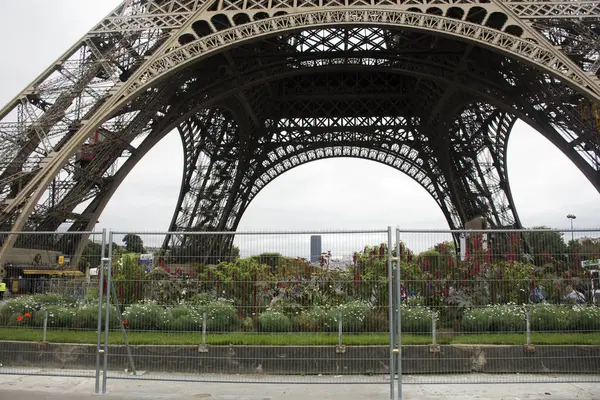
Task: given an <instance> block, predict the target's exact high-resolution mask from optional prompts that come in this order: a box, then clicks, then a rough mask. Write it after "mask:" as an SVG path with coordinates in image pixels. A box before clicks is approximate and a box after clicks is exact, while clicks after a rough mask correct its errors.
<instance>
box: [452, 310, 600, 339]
mask: <svg viewBox="0 0 600 400" xmlns="http://www.w3.org/2000/svg"><path fill="white" fill-rule="evenodd" d="M527 311H529V312H530V313H531V330H532V331H533V332H551V331H582V332H585V331H597V330H600V308H598V307H594V306H582V305H576V306H570V305H569V306H567V305H552V304H536V305H531V306H529V305H528V306H516V305H493V306H487V307H483V308H473V309H470V310H467V311H465V313H464V315H463V318H462V324H461V327H462V330H464V331H466V332H524V331H526V318H525V313H526V312H527Z"/></svg>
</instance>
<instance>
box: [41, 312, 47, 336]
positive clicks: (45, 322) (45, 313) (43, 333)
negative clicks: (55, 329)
mask: <svg viewBox="0 0 600 400" xmlns="http://www.w3.org/2000/svg"><path fill="white" fill-rule="evenodd" d="M46 332H48V310H44V330H43V332H42V343H46Z"/></svg>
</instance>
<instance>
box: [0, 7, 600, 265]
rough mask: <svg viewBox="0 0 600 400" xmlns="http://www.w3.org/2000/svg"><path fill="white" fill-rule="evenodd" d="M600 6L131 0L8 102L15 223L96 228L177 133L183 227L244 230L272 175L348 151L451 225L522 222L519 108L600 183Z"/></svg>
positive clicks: (6, 195)
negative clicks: (516, 171) (410, 187)
mask: <svg viewBox="0 0 600 400" xmlns="http://www.w3.org/2000/svg"><path fill="white" fill-rule="evenodd" d="M599 17H600V2H598V1H597V0H590V1H570V0H552V1H545V0H526V1H525V0H523V1H513V0H218V1H212V0H210V1H209V0H206V1H204V0H126V1H124V2H123V4H122V5H120V6H119V7H117V8H116V9H115V10H114V11H113V12H112V13H111V14H110V15H108V16H107V17H106V18H104V19H103V20H102V21H101V22H100V23H99V24H98V25H97V26H96V27H94V28H93V29H92V30H91V31H90V32H89V33H88V34H87V35H85V37H83V38H82V39H81V40H80V41H79V42H77V43H76V44H75V45H74V46H73V47H71V48H70V49H69V50H68V51H67V52H66V53H65V54H64V55H63V56H62V57H61V58H60V59H59V60H57V62H56V63H54V64H53V65H52V66H51V67H50V68H48V69H47V70H46V71H45V72H44V73H43V74H42V75H40V77H39V78H37V79H36V80H35V81H34V82H32V83H31V85H29V86H28V87H27V88H26V89H25V90H24V91H23V92H21V93H20V94H19V95H18V96H17V97H15V99H14V100H13V101H11V102H10V103H9V104H7V105H6V107H4V108H3V109H2V110H1V111H0V121H1V122H0V231H9V230H11V231H15V232H18V231H23V230H35V231H55V230H57V229H58V228H59V227H60V226H61V225H63V224H65V223H68V224H69V225H68V226H69V228H68V229H69V231H71V232H87V231H90V230H91V229H93V227H94V225H95V223H96V221H97V220H98V218H99V216H100V214H101V212H102V210H103V209H104V207H105V206H106V204H107V202H108V201H109V199H110V198H111V196H112V194H113V193H114V192H115V190H116V189H117V187H118V186H119V184H120V183H121V182H122V181H123V179H124V178H125V177H126V176H127V174H128V173H129V172H130V171H131V169H132V168H133V167H134V166H135V165H136V163H137V162H138V161H139V160H140V159H141V158H142V157H143V156H144V155H145V154H146V153H147V152H148V151H149V150H150V149H151V148H152V147H153V146H154V145H155V144H156V143H157V142H159V141H160V140H161V139H162V138H163V137H164V136H165V135H166V134H167V133H168V132H170V131H172V130H173V129H177V130H178V131H179V133H180V135H181V140H182V143H183V147H184V159H185V171H184V174H183V181H182V185H181V193H180V196H179V201H178V203H177V207H176V210H175V213H174V215H173V219H172V222H171V225H170V227H169V228H170V229H169V230H170V231H173V232H178V231H191V230H208V231H226V230H235V229H236V227H237V225H238V223H239V221H240V218H241V216H242V214H243V213H244V210H245V209H246V208H247V207H248V205H249V203H250V202H251V201H252V199H253V198H254V197H255V196H256V195H257V193H259V192H260V190H261V189H262V188H263V187H265V186H266V185H267V184H268V183H269V182H270V181H271V180H273V179H275V178H276V177H277V176H279V175H281V174H282V173H284V172H285V171H287V170H289V169H291V168H294V167H296V166H299V165H302V164H304V163H307V162H310V161H313V160H319V159H325V158H330V157H358V158H364V159H370V160H374V161H378V162H381V163H384V164H386V165H389V166H391V167H393V168H396V169H398V170H400V171H402V172H404V173H405V174H407V175H409V176H410V177H412V178H413V179H414V180H415V181H417V182H418V183H419V184H420V185H421V186H422V187H423V188H425V190H427V191H428V192H429V193H430V194H431V196H432V197H433V198H434V199H435V201H436V202H437V203H438V205H439V206H440V208H441V209H442V211H443V213H444V215H445V216H446V219H447V220H448V223H449V225H450V227H451V228H460V227H462V226H463V224H464V223H465V221H468V220H470V219H471V218H473V217H475V216H483V217H484V218H485V219H486V220H487V221H488V223H489V224H490V225H491V226H492V227H517V228H518V227H520V226H521V224H520V222H519V218H518V215H517V211H516V209H515V206H514V202H513V200H512V196H511V192H510V185H509V182H508V178H507V168H506V149H507V142H508V137H509V134H510V132H511V128H512V127H513V124H514V122H515V121H516V120H517V119H522V120H524V121H525V122H527V123H529V124H530V125H532V126H533V127H534V128H536V129H537V130H538V131H539V132H540V133H541V134H543V135H544V136H545V137H546V138H547V139H548V140H550V141H551V142H552V143H553V144H554V145H556V146H557V147H558V148H559V149H561V150H562V151H563V152H564V154H566V155H567V156H568V157H569V158H570V159H571V160H572V161H573V163H575V164H576V165H577V167H578V168H579V169H580V170H581V171H582V172H583V174H584V175H585V176H586V177H587V178H588V179H589V181H590V182H591V183H592V184H593V185H594V187H595V188H596V189H598V190H600V172H599V171H600V134H599V126H600V110H597V108H596V104H598V102H599V100H600V80H599V79H598V74H599V71H600V57H599V56H600V40H599V35H600V22H599ZM165 162H167V157H165ZM357 190H359V189H357ZM16 240H18V236H17V235H10V236H7V237H5V240H4V243H3V248H2V252H1V253H0V258H1V257H2V255H3V254H6V251H7V250H8V249H10V248H11V247H12V246H13V245H15V241H16ZM182 240H184V239H183V236H182V237H179V236H178V235H171V236H169V237H167V239H166V241H165V245H169V244H170V245H174V246H178V245H181V244H182ZM84 244H85V243H84V241H80V242H79V243H71V244H70V245H69V246H71V247H72V249H71V250H72V251H73V253H71V254H80V253H81V251H82V250H83V246H84ZM19 245H23V246H26V245H27V243H20V244H19Z"/></svg>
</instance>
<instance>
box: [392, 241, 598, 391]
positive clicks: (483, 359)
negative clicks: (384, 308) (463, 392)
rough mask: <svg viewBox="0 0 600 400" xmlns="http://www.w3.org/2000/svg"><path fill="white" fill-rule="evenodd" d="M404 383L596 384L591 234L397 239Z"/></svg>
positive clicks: (594, 270) (595, 295) (594, 252)
mask: <svg viewBox="0 0 600 400" xmlns="http://www.w3.org/2000/svg"><path fill="white" fill-rule="evenodd" d="M397 237H398V242H399V244H398V246H397V247H398V248H397V250H396V251H395V252H394V256H397V254H399V258H398V260H399V262H400V270H401V274H400V278H401V279H400V280H401V283H400V297H401V308H400V310H401V317H400V321H401V338H402V356H401V357H402V372H403V374H405V375H404V376H403V382H404V383H425V382H427V383H452V382H460V383H467V382H490V383H496V382H544V381H552V382H557V381H563V382H572V381H600V309H599V308H598V300H599V297H598V295H599V294H600V291H599V286H598V270H599V269H600V231H573V232H571V231H569V232H559V231H553V230H527V231H494V232H491V231H452V232H451V231H447V232H446V231H437V232H433V231H400V230H398V231H397Z"/></svg>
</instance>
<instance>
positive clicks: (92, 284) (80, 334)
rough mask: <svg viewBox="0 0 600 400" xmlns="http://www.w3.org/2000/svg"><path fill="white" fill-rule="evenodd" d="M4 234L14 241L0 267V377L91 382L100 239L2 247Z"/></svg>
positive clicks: (66, 236)
mask: <svg viewBox="0 0 600 400" xmlns="http://www.w3.org/2000/svg"><path fill="white" fill-rule="evenodd" d="M9 235H18V238H17V241H16V244H15V247H14V248H13V249H12V250H11V251H9V252H8V253H7V254H5V256H4V257H3V259H2V260H1V263H0V282H1V283H0V285H1V286H2V287H3V288H5V289H6V291H4V292H0V296H2V297H1V298H0V366H1V367H0V374H28V375H60V376H86V377H87V376H90V377H91V376H95V369H94V363H95V360H96V345H95V343H96V338H97V329H98V325H97V321H98V302H99V300H100V299H99V294H98V282H97V275H96V272H97V271H98V267H99V264H100V259H101V248H102V240H103V235H102V233H97V232H92V233H90V232H85V233H61V232H51V233H46V232H23V233H0V242H3V241H4V240H5V239H6V238H7V237H8V236H9ZM2 284H3V285H2ZM77 343H85V344H86V345H77Z"/></svg>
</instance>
